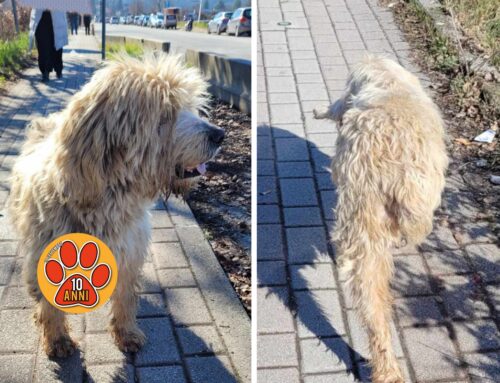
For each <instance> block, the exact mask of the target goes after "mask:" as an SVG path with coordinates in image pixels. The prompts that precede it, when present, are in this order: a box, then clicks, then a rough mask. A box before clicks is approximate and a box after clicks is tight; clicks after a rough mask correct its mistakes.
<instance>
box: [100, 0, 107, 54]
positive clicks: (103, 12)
mask: <svg viewBox="0 0 500 383" xmlns="http://www.w3.org/2000/svg"><path fill="white" fill-rule="evenodd" d="M101 23H102V28H101V33H102V35H101V43H102V47H101V49H102V59H103V60H106V0H101Z"/></svg>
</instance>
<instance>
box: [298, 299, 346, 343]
mask: <svg viewBox="0 0 500 383" xmlns="http://www.w3.org/2000/svg"><path fill="white" fill-rule="evenodd" d="M295 298H296V301H297V326H298V334H299V337H301V338H306V337H322V336H336V335H343V334H345V324H344V320H343V318H342V307H341V306H340V301H339V298H338V294H337V292H336V291H335V290H316V291H296V292H295Z"/></svg>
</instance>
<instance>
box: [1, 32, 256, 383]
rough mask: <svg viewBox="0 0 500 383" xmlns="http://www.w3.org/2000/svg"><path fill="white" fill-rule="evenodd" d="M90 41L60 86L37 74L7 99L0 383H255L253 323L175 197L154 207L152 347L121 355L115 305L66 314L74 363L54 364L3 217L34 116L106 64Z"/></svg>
mask: <svg viewBox="0 0 500 383" xmlns="http://www.w3.org/2000/svg"><path fill="white" fill-rule="evenodd" d="M96 47H97V44H96V41H95V39H94V38H93V37H87V36H78V37H72V38H71V40H70V45H69V46H68V47H67V49H66V50H65V54H64V56H63V58H64V63H65V69H64V78H63V79H62V80H52V81H51V82H50V83H48V84H43V83H41V82H40V81H39V77H40V75H39V72H38V68H31V69H29V70H27V71H26V73H25V76H24V77H23V78H22V79H21V80H20V81H18V82H17V83H16V84H14V86H13V87H12V88H11V89H9V91H8V94H7V95H5V96H1V97H0V113H1V117H0V133H1V136H0V166H1V170H0V209H1V215H0V382H5V383H21V382H43V383H47V382H59V381H61V382H71V383H73V382H96V383H106V382H121V381H123V382H141V383H142V382H146V383H154V382H169V383H178V382H198V383H207V382H220V383H222V382H224V383H225V382H245V383H246V382H250V377H249V376H250V372H249V370H250V321H249V318H248V316H247V314H246V313H245V311H244V309H243V307H242V306H241V304H240V302H239V300H238V298H237V296H236V294H235V293H234V291H233V289H232V287H231V285H230V283H229V281H228V280H227V278H226V276H225V274H224V272H223V270H222V268H221V267H220V265H219V264H218V262H217V260H216V258H215V255H214V254H213V252H212V250H211V248H210V246H209V244H208V243H207V241H206V240H205V238H204V236H203V233H202V231H201V229H200V228H199V227H198V225H197V223H196V220H195V219H194V217H193V215H192V213H191V211H190V209H189V207H188V206H187V205H186V204H184V203H183V202H180V201H178V200H173V199H172V200H170V201H169V202H168V206H165V204H163V203H158V204H157V206H156V207H155V210H153V211H152V217H153V220H152V221H153V246H152V256H151V257H150V258H149V259H147V262H146V264H145V266H144V284H143V287H142V289H141V292H140V305H139V311H138V322H139V326H140V327H141V328H142V329H143V331H144V332H145V333H146V335H147V343H146V345H145V346H144V348H143V349H142V350H141V351H140V352H138V353H137V354H123V353H122V352H120V351H119V350H118V349H117V348H116V347H115V345H114V343H113V342H112V339H111V336H110V335H109V333H108V332H106V326H107V324H108V322H109V316H108V315H107V314H108V307H106V306H105V307H104V308H102V309H99V310H97V311H95V312H92V313H90V314H87V315H85V316H81V315H71V316H69V319H70V323H71V327H72V329H71V334H72V336H73V338H74V339H76V340H77V341H78V342H79V351H78V352H77V353H76V354H75V355H73V356H72V357H70V358H68V359H66V360H61V359H52V360H49V359H48V358H47V356H46V355H45V353H44V352H43V351H42V349H41V345H40V337H39V331H38V330H37V329H36V328H35V325H34V322H33V318H32V313H33V309H32V306H33V302H32V300H31V299H30V298H29V297H28V296H27V293H26V289H25V287H24V286H23V281H22V278H21V277H20V272H21V265H22V259H21V258H19V257H16V240H15V239H16V238H15V236H14V233H13V231H12V230H11V229H10V227H9V225H8V223H7V220H8V218H7V217H5V202H6V199H7V197H8V193H9V183H8V176H9V173H10V169H11V167H12V165H13V162H14V161H15V159H16V156H17V154H18V151H19V149H20V147H21V145H22V142H23V139H24V128H25V125H26V123H27V122H28V121H30V120H31V119H32V118H34V117H37V116H42V115H44V114H47V113H51V112H54V111H58V110H60V109H61V108H62V107H63V105H64V104H65V103H66V102H67V100H68V98H69V97H70V96H71V95H72V94H73V93H74V92H75V91H77V90H78V89H79V88H80V87H81V86H82V85H83V84H84V83H85V82H86V81H87V80H88V79H89V77H90V76H91V74H92V72H93V70H94V68H95V66H96V64H97V63H98V62H99V60H100V53H99V52H98V51H96Z"/></svg>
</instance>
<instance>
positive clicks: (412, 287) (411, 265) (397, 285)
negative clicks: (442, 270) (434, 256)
mask: <svg viewBox="0 0 500 383" xmlns="http://www.w3.org/2000/svg"><path fill="white" fill-rule="evenodd" d="M394 265H395V270H396V272H395V276H394V278H393V280H392V285H393V289H394V290H395V291H396V292H397V294H398V295H422V294H430V293H431V288H430V285H429V281H428V277H427V273H426V271H425V267H424V263H423V260H422V257H421V256H419V255H408V256H405V257H397V258H396V259H395V260H394Z"/></svg>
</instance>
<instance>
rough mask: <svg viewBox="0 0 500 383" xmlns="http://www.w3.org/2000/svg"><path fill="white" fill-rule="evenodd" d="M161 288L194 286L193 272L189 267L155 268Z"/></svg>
mask: <svg viewBox="0 0 500 383" xmlns="http://www.w3.org/2000/svg"><path fill="white" fill-rule="evenodd" d="M157 273H158V281H159V282H160V286H161V287H162V288H174V287H196V281H195V280H194V277H193V273H192V272H191V270H190V269H189V268H182V269H179V268H178V269H163V270H157Z"/></svg>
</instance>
